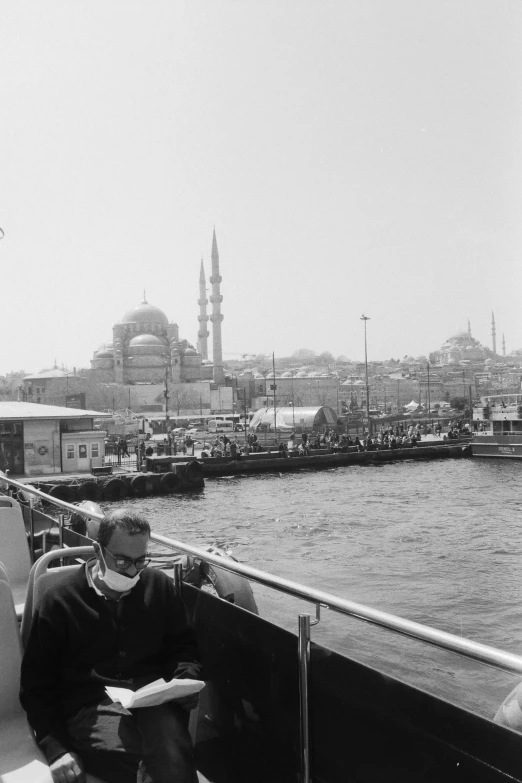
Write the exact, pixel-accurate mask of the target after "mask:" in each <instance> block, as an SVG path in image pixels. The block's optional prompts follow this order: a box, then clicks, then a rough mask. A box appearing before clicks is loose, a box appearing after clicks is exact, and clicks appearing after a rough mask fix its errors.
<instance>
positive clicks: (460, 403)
mask: <svg viewBox="0 0 522 783" xmlns="http://www.w3.org/2000/svg"><path fill="white" fill-rule="evenodd" d="M449 404H450V405H451V407H452V408H455V410H457V411H463V410H464V408H465V407H466V405H467V404H468V400H467V398H466V397H451V398H450V401H449Z"/></svg>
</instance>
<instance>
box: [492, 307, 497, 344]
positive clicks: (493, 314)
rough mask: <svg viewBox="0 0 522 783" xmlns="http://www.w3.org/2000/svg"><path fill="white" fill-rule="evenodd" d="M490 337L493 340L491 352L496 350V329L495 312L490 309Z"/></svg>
mask: <svg viewBox="0 0 522 783" xmlns="http://www.w3.org/2000/svg"><path fill="white" fill-rule="evenodd" d="M491 338H492V340H493V353H496V352H497V331H496V329H495V313H494V312H493V310H492V311H491Z"/></svg>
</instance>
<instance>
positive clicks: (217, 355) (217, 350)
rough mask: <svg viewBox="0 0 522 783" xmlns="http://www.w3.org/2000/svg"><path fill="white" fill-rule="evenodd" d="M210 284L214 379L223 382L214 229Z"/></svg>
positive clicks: (219, 300)
mask: <svg viewBox="0 0 522 783" xmlns="http://www.w3.org/2000/svg"><path fill="white" fill-rule="evenodd" d="M210 282H211V284H212V296H211V297H210V301H211V302H212V315H211V316H210V320H211V321H212V359H213V362H214V380H215V381H216V383H223V382H224V380H225V373H224V371H223V346H222V343H221V321H222V320H223V316H222V314H221V302H222V301H223V297H222V296H221V291H220V287H219V285H220V283H221V275H220V274H219V253H218V247H217V242H216V229H214V233H213V235H212V276H211V278H210Z"/></svg>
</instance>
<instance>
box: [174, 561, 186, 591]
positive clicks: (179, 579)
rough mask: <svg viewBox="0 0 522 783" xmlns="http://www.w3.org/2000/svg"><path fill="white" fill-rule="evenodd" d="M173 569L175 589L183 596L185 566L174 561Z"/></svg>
mask: <svg viewBox="0 0 522 783" xmlns="http://www.w3.org/2000/svg"><path fill="white" fill-rule="evenodd" d="M172 570H173V578H174V590H175V591H176V595H179V596H181V592H182V585H183V566H182V565H181V563H174V565H173V568H172Z"/></svg>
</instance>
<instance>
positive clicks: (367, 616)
mask: <svg viewBox="0 0 522 783" xmlns="http://www.w3.org/2000/svg"><path fill="white" fill-rule="evenodd" d="M1 478H3V477H1ZM7 483H8V484H9V491H8V492H7V493H6V492H5V491H4V494H2V490H1V489H0V542H1V547H0V559H2V560H4V561H7V562H4V565H5V566H6V568H5V569H3V568H2V567H0V660H1V661H2V666H1V667H0V707H1V709H0V781H1V783H51V777H50V774H49V769H48V767H47V766H46V764H45V760H44V758H43V756H42V755H41V753H40V751H39V749H38V748H37V746H36V744H35V743H34V739H31V733H30V729H29V727H28V725H27V722H26V721H25V718H24V714H23V712H22V710H21V707H20V704H19V702H18V701H17V692H18V691H17V688H18V685H17V683H18V681H19V672H18V668H17V667H19V663H20V649H19V648H20V639H19V642H18V643H16V642H15V641H13V640H14V639H15V637H17V636H18V635H19V630H18V625H17V623H16V617H15V613H14V603H13V598H12V596H11V591H10V590H11V588H12V590H13V593H14V594H15V599H14V600H15V603H17V604H18V610H19V613H21V615H22V636H21V641H22V642H23V636H24V622H25V623H26V622H30V617H31V610H32V608H34V602H35V601H37V595H38V589H37V588H38V585H39V580H41V579H45V577H47V578H49V576H50V575H51V576H52V578H53V579H58V578H60V577H61V569H62V570H63V569H69V570H70V569H71V565H64V566H60V565H59V566H58V567H56V568H50V569H49V570H47V568H48V566H49V565H50V564H51V563H50V561H51V559H52V558H55V559H56V558H67V561H68V562H69V563H70V562H71V559H75V558H77V557H88V556H91V554H92V553H93V549H92V546H90V544H92V542H91V541H90V539H85V538H82V537H80V538H75V536H78V535H79V534H77V533H71V531H70V530H68V528H67V525H66V523H65V522H64V517H63V513H64V512H65V513H67V514H69V513H70V512H75V513H80V514H81V515H83V516H85V517H88V518H91V519H92V518H93V516H95V515H94V514H93V513H92V511H90V512H89V513H86V512H83V511H82V510H81V509H79V508H78V507H76V506H72V505H70V504H68V503H66V502H65V501H61V500H59V499H57V498H52V497H50V496H46V495H45V494H44V493H42V492H41V491H39V490H37V489H33V488H28V487H27V485H23V484H20V483H19V482H17V481H15V480H12V479H7ZM20 489H21V490H23V491H24V492H26V493H27V492H29V493H32V494H33V495H35V496H37V497H40V498H43V499H45V500H46V501H48V502H50V503H51V504H52V505H53V506H54V508H55V510H56V511H58V512H60V514H61V516H60V518H59V528H58V533H59V544H60V547H61V548H60V549H56V550H54V551H50V552H47V553H45V554H44V555H43V556H41V557H40V558H39V559H37V560H36V562H35V563H34V564H33V566H32V567H31V568H30V570H29V572H28V574H27V573H26V574H25V576H26V578H27V580H26V581H27V583H26V585H25V588H26V591H27V595H26V597H25V599H23V597H22V595H21V594H20V592H19V591H20V590H23V587H24V585H23V584H22V583H21V581H20V577H21V576H23V573H22V572H23V569H24V567H26V571H27V565H28V552H29V551H33V550H34V545H35V540H36V535H37V533H38V530H42V529H44V527H45V525H46V524H48V522H49V517H46V515H45V514H43V513H41V512H39V511H37V510H35V509H33V508H32V506H31V505H29V506H28V507H25V508H23V512H24V513H23V514H21V513H20V511H21V509H22V507H21V506H20V504H19V503H18V501H17V499H16V498H14V497H12V494H13V492H15V491H17V490H20ZM98 518H100V519H101V518H102V517H101V515H99V516H98ZM51 522H53V523H54V524H55V523H56V520H54V519H51ZM151 522H152V524H153V523H154V520H151ZM26 534H28V537H27V536H26ZM71 536H72V537H71ZM27 541H29V546H27ZM152 541H153V542H156V543H157V544H161V545H162V546H163V547H166V548H167V550H169V551H171V552H172V553H177V556H179V553H183V554H184V555H186V556H189V557H191V558H193V559H194V562H196V563H199V564H200V565H201V566H202V567H203V571H204V572H206V573H207V574H208V573H209V569H211V570H212V571H213V575H214V578H213V579H212V581H213V583H214V584H215V585H216V587H217V594H212V592H209V591H208V590H205V589H202V587H201V586H197V584H189V583H187V581H182V580H181V570H180V565H179V563H177V564H176V565H175V567H174V568H173V578H174V580H175V584H176V588H177V589H179V590H181V594H182V597H183V600H184V602H185V606H186V608H187V612H188V613H189V616H190V618H191V620H192V622H193V624H194V626H195V629H196V632H197V635H198V639H199V647H200V652H201V656H202V662H203V666H204V670H205V672H206V675H205V677H206V681H207V685H206V688H205V689H204V690H203V691H202V696H201V700H200V706H199V711H198V716H197V723H196V725H195V726H194V727H193V732H194V733H193V736H194V740H195V749H196V762H197V767H198V778H199V781H200V783H297V781H298V782H299V783H310V781H313V783H346V781H357V783H390V782H391V781H397V782H398V783H399V782H400V783H422V782H423V781H425V783H500V782H501V781H503V782H505V783H507V781H511V782H512V781H519V783H522V733H520V732H521V731H522V712H521V711H520V707H518V702H516V700H515V705H514V712H515V713H516V715H515V723H516V721H517V720H518V721H519V722H520V727H519V726H518V725H517V726H516V729H517V730H515V729H513V728H509V727H508V726H507V725H499V724H498V723H496V722H494V721H493V720H491V719H489V718H486V717H484V716H481V715H478V714H476V713H475V712H472V711H470V710H469V709H466V708H464V707H462V706H460V705H458V704H457V703H454V702H452V701H451V700H448V699H445V698H442V697H441V696H439V695H435V694H436V693H437V670H436V667H435V668H434V669H433V671H432V672H431V674H430V673H427V678H428V680H429V678H431V680H432V686H428V687H426V689H420V688H418V687H414V686H413V685H410V684H408V683H406V682H403V681H401V680H400V679H398V678H397V677H395V676H394V675H393V674H391V673H390V672H389V671H388V672H387V671H381V670H379V669H377V668H374V667H372V666H370V665H365V664H362V663H360V662H358V660H357V657H358V656H357V647H356V645H355V644H354V643H353V641H352V640H350V636H349V629H347V640H348V641H347V642H346V647H345V649H344V650H343V651H342V652H337V651H334V650H332V649H329V648H327V647H325V646H322V645H319V644H316V643H314V642H313V640H312V630H311V629H312V626H313V625H314V624H315V623H316V622H318V621H320V619H321V611H322V610H324V609H328V610H329V611H333V612H336V613H339V614H341V615H344V616H345V617H346V618H352V619H353V618H355V619H357V620H360V621H363V622H366V623H371V624H373V625H377V626H379V627H380V628H382V629H385V630H387V631H389V632H390V633H398V634H401V635H403V636H404V637H407V638H408V639H410V640H411V646H410V648H409V653H408V654H410V655H411V657H412V660H413V659H414V658H417V657H418V656H419V646H418V642H419V641H420V642H422V643H423V644H424V645H432V646H436V647H438V648H440V649H444V650H449V651H452V652H453V653H455V654H457V655H460V656H464V657H465V658H466V659H468V660H474V661H476V662H480V663H482V664H487V665H488V666H493V667H496V668H498V669H502V670H504V671H509V672H511V673H515V674H518V675H519V676H520V675H522V656H518V655H515V654H513V653H509V652H504V651H501V650H498V649H495V648H492V647H489V646H487V645H484V644H480V643H478V642H475V641H471V640H468V639H465V638H462V637H458V636H453V635H451V634H449V633H446V632H443V631H439V630H436V629H434V628H431V627H429V626H426V625H421V624H419V623H416V622H412V621H409V620H406V619H403V618H399V617H396V616H393V615H390V614H388V613H385V612H382V611H379V610H376V609H373V608H370V607H366V606H363V605H361V604H356V603H354V602H352V601H350V600H348V599H346V598H341V597H338V596H336V595H333V594H331V593H327V592H325V591H322V590H317V589H312V588H309V587H307V586H305V585H301V584H298V583H296V582H292V581H289V580H287V579H282V578H279V577H275V576H272V575H270V574H268V573H266V572H263V571H261V570H259V569H256V568H251V567H250V566H246V565H244V564H241V563H239V562H237V561H235V560H233V559H231V558H228V557H225V556H223V554H219V553H216V551H215V550H209V551H207V550H204V549H200V548H196V547H193V546H191V545H189V544H187V543H183V542H180V541H176V540H173V539H170V538H168V537H165V536H162V535H158V534H154V533H153V535H152ZM68 542H69V543H70V544H71V545H70V546H67V544H68ZM78 543H81V544H82V545H81V546H77V544H78ZM17 548H18V550H17ZM44 549H45V546H44ZM24 563H25V566H24ZM55 565H56V564H55ZM72 567H74V566H72ZM78 567H79V566H78ZM5 571H7V574H5ZM51 571H52V572H53V574H51ZM3 574H4V576H3ZM251 584H254V585H256V584H261V585H263V586H264V587H268V588H270V589H272V590H276V591H278V592H279V593H280V594H281V596H280V597H281V598H284V596H292V597H294V598H296V597H297V598H299V599H300V601H301V605H303V606H304V605H305V602H307V603H308V604H309V605H310V607H311V609H312V612H311V614H312V617H311V616H310V614H309V613H308V612H306V611H302V610H301V612H299V614H298V615H296V632H295V633H292V632H290V631H288V630H286V629H283V628H281V627H279V626H278V625H276V624H275V623H273V622H271V621H270V619H268V618H264V617H260V616H259V614H258V613H257V611H256V606H255V602H254V603H253V602H252V598H251V596H252V593H251V589H250V585H251ZM9 585H10V586H11V588H10V586H9ZM42 589H43V590H44V589H45V584H44V585H43V586H42ZM17 591H18V593H17ZM22 599H23V600H24V601H25V603H24V605H23V607H22V606H21V604H20V601H21V600H22ZM9 605H10V606H11V609H10V610H9ZM314 615H315V617H314ZM425 649H427V648H425ZM483 676H484V671H482V672H481V674H480V675H477V677H478V680H479V681H480V680H481V679H482V677H483ZM511 704H512V702H510V705H511ZM510 709H511V706H510ZM517 709H518V713H517ZM509 725H513V724H509ZM86 783H111V781H105V782H104V781H100V780H99V779H96V778H93V777H92V776H91V775H87V776H86Z"/></svg>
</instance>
